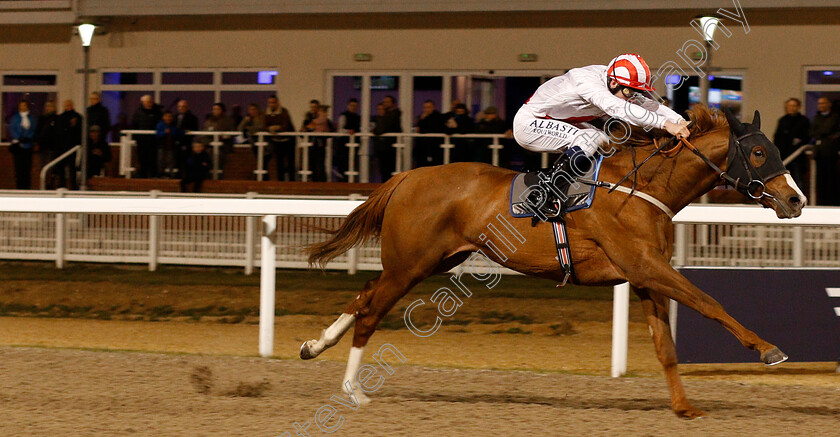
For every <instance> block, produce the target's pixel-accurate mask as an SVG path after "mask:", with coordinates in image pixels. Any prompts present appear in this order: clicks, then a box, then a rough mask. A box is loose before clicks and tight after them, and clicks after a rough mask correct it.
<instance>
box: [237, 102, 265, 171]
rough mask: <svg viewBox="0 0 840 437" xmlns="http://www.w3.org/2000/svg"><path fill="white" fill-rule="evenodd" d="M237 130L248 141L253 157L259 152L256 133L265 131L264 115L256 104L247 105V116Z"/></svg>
mask: <svg viewBox="0 0 840 437" xmlns="http://www.w3.org/2000/svg"><path fill="white" fill-rule="evenodd" d="M238 130H239V131H240V132H242V135H243V136H245V138H247V139H248V142H249V143H251V151H253V152H254V155H257V153H258V152H259V151H258V150H257V146H256V143H257V139H258V138H259V137H258V136H257V133H258V132H262V131H264V130H265V115H264V114H263V112H262V109H260V106H259V105H257V104H256V103H251V104H250V105H248V115H247V116H246V117H245V118H243V119H242V122H241V123H239V129H238ZM266 152H268V151H266ZM263 164H265V157H263Z"/></svg>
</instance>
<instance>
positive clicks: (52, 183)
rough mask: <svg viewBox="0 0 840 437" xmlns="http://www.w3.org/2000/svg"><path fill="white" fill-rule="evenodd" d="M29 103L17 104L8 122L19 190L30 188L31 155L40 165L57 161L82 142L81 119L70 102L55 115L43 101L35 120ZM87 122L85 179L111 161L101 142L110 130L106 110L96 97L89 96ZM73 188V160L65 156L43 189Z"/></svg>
mask: <svg viewBox="0 0 840 437" xmlns="http://www.w3.org/2000/svg"><path fill="white" fill-rule="evenodd" d="M31 106H32V103H31V102H30V101H29V100H26V99H23V100H21V101H20V102H18V107H17V112H15V113H14V114H12V117H11V119H10V120H9V136H10V137H11V138H10V140H11V142H10V145H9V151H10V152H11V153H12V157H13V161H14V173H15V187H16V188H17V189H20V190H26V189H29V188H31V184H32V182H31V178H30V174H31V172H32V161H33V156H34V155H35V153H38V154H39V156H40V160H41V163H42V165H46V164H47V163H49V162H51V161H53V160H55V159H57V158H58V157H60V156H61V155H63V154H64V153H66V152H67V151H69V150H70V149H72V148H73V147H75V146H77V145H79V144H80V143H81V140H82V115H81V114H80V113H78V112H77V111H76V109H75V105H74V104H73V101H72V100H65V101H64V104H63V106H62V112H61V113H59V112H58V110H57V107H56V103H55V102H53V101H47V102H46V103H45V104H44V108H43V111H42V113H41V115H40V116H39V117H38V118H35V117H34V116H33V113H32V107H31ZM86 116H87V117H88V120H90V124H89V128H88V144H89V147H88V157H87V158H88V159H87V160H88V167H87V171H88V177H92V176H94V175H98V174H100V172H101V171H102V169H103V167H104V166H105V163H107V162H108V161H109V160H110V159H111V148H110V147H109V146H108V143H107V142H106V141H105V138H106V134H107V133H108V132H109V131H110V129H111V122H110V116H109V114H108V109H107V108H105V107H104V106H102V99H101V97H100V95H99V94H98V93H92V94H91V95H90V106H89V107H88V108H87V114H86ZM58 187H65V188H70V189H75V188H76V159H75V157H74V156H72V155H71V156H68V157H66V158H65V159H63V160H61V161H60V162H58V163H57V164H56V165H55V166H54V167H53V171H52V177H51V178H50V180H49V181H48V184H47V188H58Z"/></svg>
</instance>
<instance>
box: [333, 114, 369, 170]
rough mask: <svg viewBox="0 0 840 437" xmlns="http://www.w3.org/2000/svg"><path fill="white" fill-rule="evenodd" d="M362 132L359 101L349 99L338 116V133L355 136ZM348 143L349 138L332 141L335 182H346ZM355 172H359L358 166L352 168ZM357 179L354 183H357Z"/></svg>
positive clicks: (338, 138)
mask: <svg viewBox="0 0 840 437" xmlns="http://www.w3.org/2000/svg"><path fill="white" fill-rule="evenodd" d="M361 130H362V117H361V116H360V115H359V101H358V100H356V99H350V101H348V102H347V109H346V110H345V111H344V112H342V113H341V115H339V116H338V132H341V133H343V134H347V135H355V134H357V133H359V131H361ZM349 142H350V138H348V137H336V138H335V139H334V140H333V150H334V151H335V153H334V154H333V156H334V157H335V158H334V159H333V164H334V165H333V168H334V171H333V173H334V174H335V176H336V180H339V181H344V180H346V177H347V175H346V174H345V172H346V171H347V170H348V165H349V159H350V149H348V148H347V144H348V143H349ZM353 160H354V161H355V160H356V157H355V156H354V157H353ZM354 167H355V168H356V171H359V166H358V165H356V166H354ZM358 180H359V179H358V178H356V181H357V182H358Z"/></svg>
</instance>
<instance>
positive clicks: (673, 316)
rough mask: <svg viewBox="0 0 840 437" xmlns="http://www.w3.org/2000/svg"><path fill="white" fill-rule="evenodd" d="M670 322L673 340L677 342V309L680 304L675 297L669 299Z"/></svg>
mask: <svg viewBox="0 0 840 437" xmlns="http://www.w3.org/2000/svg"><path fill="white" fill-rule="evenodd" d="M668 300H669V301H670V302H669V304H668V324H669V325H670V326H671V340H673V341H674V343H675V344H676V343H677V310H678V309H679V304H678V303H677V301H675V300H674V299H668Z"/></svg>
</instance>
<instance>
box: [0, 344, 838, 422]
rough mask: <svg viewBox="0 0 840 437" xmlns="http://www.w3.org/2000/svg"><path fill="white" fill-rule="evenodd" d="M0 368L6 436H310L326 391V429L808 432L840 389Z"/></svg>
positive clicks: (277, 368) (65, 358)
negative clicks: (350, 402)
mask: <svg viewBox="0 0 840 437" xmlns="http://www.w3.org/2000/svg"><path fill="white" fill-rule="evenodd" d="M199 368H202V369H209V372H208V371H206V370H204V371H203V372H202V371H201V370H198V369H199ZM0 372H1V373H2V375H3V376H2V379H0V381H2V383H0V391H1V392H2V396H1V397H0V399H2V401H1V402H2V410H0V411H2V413H0V423H2V425H0V426H2V434H3V435H4V436H47V435H51V436H52V435H68V436H88V435H96V436H118V435H144V436H145V435H148V436H232V435H248V436H280V435H282V434H283V433H284V432H286V431H289V432H290V433H291V435H295V431H294V428H293V423H294V422H297V423H299V424H304V423H305V422H307V421H308V422H310V423H311V424H312V425H310V429H309V433H310V434H311V435H313V436H316V435H322V433H321V432H320V431H319V430H318V429H317V427H316V426H315V425H314V422H313V420H314V419H313V418H314V415H315V412H316V410H318V408H320V407H321V406H323V405H325V404H329V405H334V406H335V407H336V410H337V411H338V414H340V415H341V416H342V417H343V419H344V422H343V423H342V424H341V427H340V428H339V429H338V430H337V432H336V433H335V434H334V435H370V436H417V435H435V436H490V435H492V436H507V435H553V436H556V435H570V436H576V435H631V436H642V435H658V436H661V435H742V434H744V433H750V434H753V435H808V436H814V435H837V427H838V425H840V422H839V421H838V420H840V419H838V417H840V391H838V389H837V388H826V387H802V386H799V387H793V386H780V385H746V384H741V383H733V382H728V381H708V382H701V381H689V382H688V383H687V386H688V390H689V392H690V393H692V397H693V399H694V401H695V404H696V405H697V406H698V407H700V408H703V409H705V410H706V411H708V412H709V413H710V414H711V415H712V416H711V417H710V418H707V419H703V420H695V421H684V420H680V419H677V418H676V417H675V416H674V415H673V414H672V413H671V412H670V411H669V410H668V403H669V401H668V398H667V394H666V388H665V383H664V381H663V380H661V379H660V378H623V379H610V378H607V377H602V376H585V375H571V374H561V373H535V372H523V371H486V370H459V369H452V368H428V367H418V366H398V367H395V373H394V375H392V376H390V377H387V379H386V380H385V382H384V384H383V385H382V388H380V389H379V391H378V392H377V393H376V394H375V400H374V401H373V402H372V403H371V404H369V405H367V406H364V407H362V408H360V409H359V410H358V411H352V410H351V409H350V408H348V407H344V406H342V405H340V404H339V403H338V402H335V401H331V400H330V397H331V395H333V394H335V393H336V391H337V390H336V378H335V375H340V374H341V372H342V366H341V364H340V363H337V362H326V361H314V362H302V361H292V360H266V359H260V358H252V357H231V356H197V355H171V354H170V355H164V354H151V353H136V352H100V351H84V350H67V349H40V348H2V349H0ZM70 375H72V377H69V376H70ZM197 375H198V376H197ZM242 383H244V384H243V385H245V386H246V387H245V389H243V387H242V386H241V385H240V384H242ZM204 389H206V390H207V392H206V393H202V392H201V391H202V390H204ZM249 389H250V392H249ZM260 390H262V392H261V393H260ZM337 417H338V416H336V418H334V419H333V420H332V421H331V422H328V423H327V425H332V426H336V425H337V423H338V422H336V420H338V419H337ZM301 435H306V434H301Z"/></svg>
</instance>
